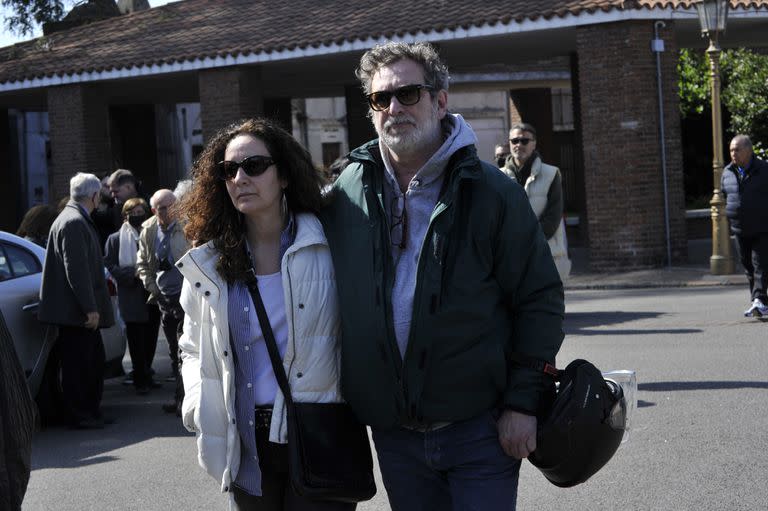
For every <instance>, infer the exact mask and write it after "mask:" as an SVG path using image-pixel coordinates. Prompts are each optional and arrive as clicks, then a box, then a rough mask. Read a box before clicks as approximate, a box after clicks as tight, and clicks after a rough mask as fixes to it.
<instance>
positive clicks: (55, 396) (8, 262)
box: [0, 231, 126, 418]
mask: <svg viewBox="0 0 768 511" xmlns="http://www.w3.org/2000/svg"><path fill="white" fill-rule="evenodd" d="M44 261H45V249H44V248H42V247H40V246H39V245H36V244H35V243H32V242H31V241H27V240H25V239H23V238H20V237H18V236H15V235H13V234H9V233H7V232H3V231H0V335H7V336H10V338H11V340H12V341H13V346H14V347H15V348H16V354H17V355H18V357H19V361H20V362H21V367H22V369H23V370H24V374H26V376H27V383H28V384H29V389H30V391H31V392H32V395H33V396H35V397H36V398H37V401H38V405H39V406H40V412H41V414H42V416H43V418H48V417H53V416H55V415H56V414H57V410H56V407H57V406H58V404H59V403H60V402H61V399H59V397H60V394H61V379H60V370H59V368H60V361H59V360H58V359H57V357H55V356H53V357H52V356H51V349H52V348H53V344H54V342H55V340H56V336H57V329H56V327H55V326H51V325H44V324H42V323H40V322H39V321H38V320H37V309H38V306H39V305H40V280H41V278H42V275H43V274H42V271H43V262H44ZM104 273H105V276H106V277H107V287H108V288H109V294H110V296H111V297H112V309H113V310H114V313H115V325H114V326H112V327H111V328H104V329H102V330H101V337H102V340H103V342H104V352H105V355H106V357H105V358H106V370H105V375H106V376H116V375H119V374H123V366H122V360H123V355H124V354H125V345H126V341H125V324H124V323H123V320H122V318H121V317H120V311H119V310H118V307H117V286H116V285H115V282H114V280H113V279H112V276H111V275H109V272H107V270H106V269H105V270H104Z"/></svg>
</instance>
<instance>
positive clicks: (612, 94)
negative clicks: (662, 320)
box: [576, 21, 687, 271]
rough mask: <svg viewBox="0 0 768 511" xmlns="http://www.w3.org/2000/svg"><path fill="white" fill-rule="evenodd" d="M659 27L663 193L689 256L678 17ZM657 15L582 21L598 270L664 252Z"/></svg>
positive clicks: (676, 250)
mask: <svg viewBox="0 0 768 511" xmlns="http://www.w3.org/2000/svg"><path fill="white" fill-rule="evenodd" d="M666 23H667V27H666V28H665V29H663V30H662V31H661V34H660V36H661V37H662V38H663V39H664V42H665V45H666V51H665V52H663V53H662V54H661V68H662V71H661V74H662V79H663V81H662V91H663V97H664V101H663V111H664V131H665V142H666V160H667V165H666V173H667V195H668V211H669V225H670V239H671V248H672V260H673V262H682V261H685V260H686V258H687V248H686V247H687V242H686V238H685V196H684V191H683V172H682V146H681V137H680V114H679V110H678V101H679V99H678V91H677V67H676V64H677V44H676V42H675V38H674V27H672V26H671V25H672V22H669V21H667V22H666ZM653 37H654V35H653V21H628V22H618V23H608V24H602V25H590V26H585V27H579V28H578V29H577V31H576V45H577V52H578V66H579V70H578V80H579V91H580V94H579V101H580V109H579V110H580V119H581V128H582V130H581V133H582V143H583V153H584V180H585V191H586V208H587V215H586V216H587V223H588V225H587V229H588V237H589V249H590V264H591V266H592V268H593V269H594V270H608V271H610V270H616V271H618V270H627V269H632V268H643V267H651V266H661V265H664V264H666V261H667V235H666V227H665V225H666V222H665V207H664V181H663V172H662V157H661V147H660V145H661V144H660V140H659V138H660V136H659V133H660V123H659V106H658V90H657V80H656V76H657V74H656V57H655V54H654V53H653V52H652V51H651V40H652V39H653Z"/></svg>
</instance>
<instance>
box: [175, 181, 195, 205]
mask: <svg viewBox="0 0 768 511" xmlns="http://www.w3.org/2000/svg"><path fill="white" fill-rule="evenodd" d="M191 189H192V180H191V179H182V180H181V181H179V182H178V183H176V188H174V189H173V195H175V196H176V200H181V199H183V198H184V196H185V195H186V194H187V192H188V191H190V190H191Z"/></svg>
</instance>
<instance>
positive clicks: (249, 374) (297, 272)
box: [19, 43, 768, 511]
mask: <svg viewBox="0 0 768 511" xmlns="http://www.w3.org/2000/svg"><path fill="white" fill-rule="evenodd" d="M356 73H357V76H358V78H359V80H360V83H361V86H362V88H363V90H364V92H365V95H366V97H367V100H368V105H369V113H370V118H371V122H372V123H373V126H374V128H375V130H376V133H377V135H378V138H377V139H376V140H373V141H371V142H369V143H367V144H365V145H363V146H361V147H359V148H357V149H355V150H353V151H352V152H351V153H349V154H348V155H346V156H345V157H344V158H343V159H340V160H339V161H338V162H336V164H335V166H334V172H333V175H334V181H335V182H333V183H332V185H330V184H329V183H328V182H327V180H326V179H324V178H323V176H322V175H321V173H320V172H319V171H318V170H317V169H316V168H315V166H314V165H313V163H312V160H311V157H310V155H309V153H308V152H307V151H306V149H305V148H303V147H302V146H301V145H300V144H299V143H298V142H297V141H296V140H295V139H294V138H293V137H292V136H291V135H290V134H289V133H287V132H286V131H285V130H283V129H282V128H280V127H278V126H277V125H275V124H274V123H272V122H270V121H268V120H265V119H247V120H244V121H239V122H236V123H234V124H232V125H230V126H228V127H226V128H224V129H222V130H221V131H220V132H219V133H218V134H217V135H215V136H214V137H213V138H212V139H211V140H210V141H209V142H208V144H207V146H206V147H205V149H204V151H203V152H202V153H201V155H200V156H199V157H198V159H197V160H196V161H195V163H194V165H193V168H192V169H191V179H190V180H189V181H185V182H182V183H180V184H179V186H178V187H177V190H175V191H171V190H168V189H161V190H157V191H156V192H155V193H153V194H152V196H151V197H150V198H146V197H144V196H142V193H141V189H140V183H139V181H138V180H137V178H136V177H135V176H134V175H133V173H132V172H130V171H128V170H125V169H119V170H116V171H115V172H113V173H112V174H111V175H109V176H106V177H105V178H104V179H102V180H100V179H99V178H98V177H96V176H95V175H93V174H85V173H79V174H77V175H75V176H74V177H72V179H71V182H70V196H69V199H68V201H67V202H66V204H65V205H63V208H62V209H61V211H60V212H58V213H57V212H56V210H55V209H53V208H51V207H48V206H39V207H36V208H33V210H30V212H29V213H28V215H27V217H25V219H24V222H23V223H22V226H21V227H20V229H19V233H20V234H21V235H23V236H25V237H27V238H29V239H31V240H33V241H35V242H37V243H39V244H41V245H43V246H46V247H47V256H46V260H45V265H44V266H45V267H44V272H43V281H42V289H41V306H40V320H41V321H43V322H46V323H50V324H55V325H58V326H59V332H60V333H59V339H58V341H57V342H58V343H59V344H60V345H61V347H62V348H63V350H62V353H64V354H65V355H64V356H63V359H62V383H63V391H64V399H65V401H66V404H67V409H68V410H69V412H70V414H69V417H68V421H69V425H70V426H71V427H74V428H100V427H104V424H105V423H108V422H109V420H108V418H105V417H104V416H103V414H102V413H101V411H100V400H101V392H102V386H103V359H104V352H103V346H102V344H101V338H100V336H99V328H103V327H106V326H109V325H110V324H112V322H113V321H114V318H113V317H112V309H111V307H110V301H109V296H108V294H107V289H106V284H105V276H104V271H103V267H104V266H106V268H107V269H108V270H109V272H110V273H111V275H112V276H113V277H114V279H115V280H116V282H117V287H118V303H119V311H120V314H121V316H122V318H123V320H124V321H125V324H126V335H127V340H128V347H129V352H130V358H131V363H132V371H131V373H130V374H129V376H128V378H127V380H126V382H127V383H129V384H132V385H133V386H134V387H135V391H136V392H137V393H139V394H142V395H143V394H146V393H148V392H151V391H152V389H153V388H157V387H158V386H160V385H161V383H160V382H157V381H156V380H155V379H154V370H153V367H152V366H153V357H154V353H155V350H156V345H157V338H158V337H157V336H158V329H159V328H160V326H162V329H163V333H164V334H165V337H166V339H167V341H168V349H169V355H170V359H171V377H170V379H171V380H172V381H173V382H175V383H176V391H175V396H174V400H173V402H172V403H168V404H166V405H164V407H163V409H164V410H165V411H167V412H169V413H176V414H178V415H179V416H180V417H181V418H182V422H183V424H184V426H185V427H186V428H187V429H189V430H190V431H193V432H195V433H196V435H197V436H198V442H197V446H198V449H199V460H200V464H201V465H202V466H203V468H205V469H206V470H207V471H208V473H209V474H210V475H211V476H213V477H214V478H215V480H216V482H217V484H218V485H219V487H220V489H221V491H222V492H224V493H226V494H227V495H228V496H229V499H230V503H231V505H232V506H233V507H234V508H235V509H243V510H245V509H254V510H267V509H269V510H273V509H274V510H277V509H290V510H321V509H322V510H332V509H354V507H355V505H354V503H348V502H330V501H320V500H314V499H312V498H308V497H306V496H304V495H301V494H299V493H298V492H296V491H295V489H294V488H293V486H292V485H291V479H290V478H291V475H290V466H289V465H290V461H289V455H288V451H287V449H286V442H287V438H288V435H287V427H288V424H289V422H290V420H291V418H290V414H289V413H288V410H287V407H286V396H284V395H283V393H282V391H281V390H280V388H279V386H278V383H277V380H276V376H275V371H274V368H273V365H272V363H271V362H270V356H269V354H268V347H267V344H266V340H267V337H272V336H273V337H274V339H275V343H276V345H277V349H278V351H279V356H280V357H281V359H282V362H283V366H284V369H285V373H286V375H287V378H288V381H289V382H290V391H291V394H292V398H293V400H294V401H298V402H316V403H338V402H346V403H348V404H349V405H350V406H351V408H352V410H353V411H354V413H355V415H356V417H357V418H358V419H359V420H360V421H361V422H362V423H364V424H366V425H368V426H370V428H371V430H372V436H373V441H374V443H375V445H376V451H377V454H378V459H379V465H380V468H381V473H382V477H383V481H384V486H385V489H386V492H387V495H388V497H389V501H390V505H391V507H392V509H393V510H396V511H400V510H432V509H452V508H453V509H499V510H501V509H505V510H507V509H514V508H515V502H516V496H517V480H518V474H519V470H520V463H521V459H523V458H526V457H527V456H528V455H529V454H531V453H532V452H533V451H535V449H536V442H537V435H536V432H537V420H538V417H540V416H541V414H542V413H543V411H545V410H546V409H547V407H548V406H549V405H550V403H551V400H552V398H553V396H554V388H555V387H554V381H553V380H552V379H551V378H550V377H549V376H547V375H546V374H545V373H544V372H542V371H539V370H537V369H535V368H534V367H529V366H527V365H525V364H520V363H518V362H515V361H516V360H519V359H520V358H523V359H530V360H537V361H540V362H542V363H545V364H554V360H555V355H556V354H557V352H558V350H559V348H560V344H561V343H562V340H563V328H562V322H563V316H564V294H563V282H564V281H565V280H566V279H567V277H568V274H569V272H570V260H569V259H568V251H567V243H566V240H565V225H564V222H563V196H562V184H561V181H562V176H561V174H560V171H559V169H557V168H556V167H554V166H551V165H548V164H546V163H544V162H543V161H542V158H541V156H540V155H539V153H538V152H537V150H536V149H537V136H536V129H535V127H534V126H532V125H531V124H527V123H520V124H514V125H513V126H512V127H511V129H510V132H509V145H508V146H507V145H506V144H503V145H500V146H497V148H496V153H495V155H494V157H495V164H491V163H486V162H484V161H481V160H480V159H479V157H478V155H477V150H476V147H475V146H476V142H477V138H476V135H475V133H474V132H473V130H472V127H471V126H470V125H469V124H468V123H467V122H466V121H465V120H464V119H463V118H462V117H461V115H457V114H452V113H450V111H449V108H448V87H449V84H448V69H447V67H446V66H445V64H444V63H443V62H442V61H441V59H440V57H439V56H438V54H437V52H436V51H435V49H434V48H433V47H432V46H430V45H429V44H426V43H416V44H406V43H387V44H384V45H380V46H376V47H374V48H372V49H370V50H368V51H367V52H365V54H364V55H363V56H362V59H361V60H360V63H359V67H358V68H357V71H356ZM750 149H751V143H750V142H749V139H748V138H747V137H744V136H739V137H736V138H735V139H734V142H733V143H732V144H731V153H732V156H733V163H732V164H731V165H729V167H728V168H726V172H725V173H724V176H723V180H724V181H723V190H724V192H725V193H726V196H727V200H728V206H729V207H728V214H729V217H730V218H731V226H732V228H733V229H734V232H735V233H736V235H737V239H738V240H739V246H740V248H741V253H742V262H744V265H745V268H747V269H748V275H749V276H750V286H751V294H752V298H753V302H752V303H751V306H750V309H749V310H748V311H747V312H748V313H749V314H768V309H766V306H765V304H766V303H768V300H766V296H765V288H766V272H765V271H764V266H765V260H766V259H765V257H766V242H767V241H766V240H768V238H766V237H765V236H766V235H765V234H764V229H763V228H762V227H759V225H768V224H767V223H766V222H765V221H764V220H765V218H764V217H763V216H754V217H753V216H752V215H753V213H754V211H756V209H753V201H755V200H757V199H756V197H757V196H758V195H759V193H764V192H765V179H767V178H768V169H766V168H765V167H766V164H765V163H764V162H762V161H761V160H759V159H758V158H756V157H754V156H753V155H752V154H751V151H750ZM758 180H759V181H758ZM752 185H754V186H755V190H756V191H752V190H753V188H750V186H752ZM764 196H765V195H763V197H764ZM762 211H764V209H762ZM744 212H746V213H748V214H749V215H750V216H749V219H748V220H747V219H744V216H743V213H744ZM739 219H742V220H741V221H739ZM760 222H761V223H760ZM47 226H49V227H50V228H48V227H47ZM521 269H525V271H521ZM256 295H258V296H260V297H261V298H260V299H259V300H258V301H259V302H261V301H263V307H264V310H265V311H266V316H267V317H268V321H269V324H268V325H265V324H264V323H263V322H261V321H260V318H259V317H257V310H256V308H257V304H256V303H254V296H256ZM328 463H333V460H328Z"/></svg>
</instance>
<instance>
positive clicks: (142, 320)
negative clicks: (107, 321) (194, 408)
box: [104, 197, 159, 395]
mask: <svg viewBox="0 0 768 511" xmlns="http://www.w3.org/2000/svg"><path fill="white" fill-rule="evenodd" d="M148 212H149V206H148V205H147V203H146V201H145V200H144V199H142V198H138V197H134V198H132V199H128V200H127V201H125V203H123V207H122V215H123V224H122V226H121V227H120V230H118V231H117V232H115V233H113V234H111V235H110V236H109V237H108V238H107V242H106V244H105V245H104V253H105V256H104V264H105V266H106V267H107V269H108V270H109V272H110V273H111V274H112V276H113V277H114V278H115V280H116V281H117V303H118V306H119V308H120V314H121V315H122V317H123V320H124V321H125V330H126V336H127V337H128V351H129V352H130V354H131V363H132V364H133V385H134V387H135V388H136V392H137V393H138V394H140V395H144V394H147V393H149V391H150V389H152V387H159V384H157V383H155V382H153V381H152V375H151V368H152V355H153V354H154V353H155V348H156V347H157V335H152V333H153V332H152V331H151V328H150V310H149V307H150V305H148V304H147V299H148V298H149V293H148V292H147V291H146V290H145V289H144V286H143V285H142V283H141V280H139V278H138V277H137V276H136V253H137V251H138V249H139V234H140V232H141V224H142V223H143V222H144V221H145V220H146V219H147V218H148V214H147V213H148Z"/></svg>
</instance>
